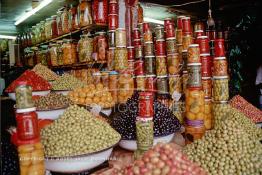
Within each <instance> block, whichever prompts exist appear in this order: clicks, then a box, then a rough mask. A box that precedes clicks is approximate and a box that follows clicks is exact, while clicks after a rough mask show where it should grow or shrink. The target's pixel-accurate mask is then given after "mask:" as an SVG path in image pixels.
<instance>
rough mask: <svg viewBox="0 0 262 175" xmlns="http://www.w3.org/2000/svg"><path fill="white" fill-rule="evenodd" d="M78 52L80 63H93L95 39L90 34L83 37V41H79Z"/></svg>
mask: <svg viewBox="0 0 262 175" xmlns="http://www.w3.org/2000/svg"><path fill="white" fill-rule="evenodd" d="M77 50H78V58H79V62H90V61H92V53H93V38H92V35H91V34H90V33H88V34H86V35H81V39H80V40H79V41H78V45H77Z"/></svg>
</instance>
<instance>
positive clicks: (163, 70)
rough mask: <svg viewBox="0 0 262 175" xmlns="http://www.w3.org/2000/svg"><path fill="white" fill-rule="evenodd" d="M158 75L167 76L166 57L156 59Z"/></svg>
mask: <svg viewBox="0 0 262 175" xmlns="http://www.w3.org/2000/svg"><path fill="white" fill-rule="evenodd" d="M156 74H157V76H162V75H167V65H166V57H165V56H161V57H160V56H157V57H156Z"/></svg>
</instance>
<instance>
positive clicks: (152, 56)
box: [145, 55, 155, 58]
mask: <svg viewBox="0 0 262 175" xmlns="http://www.w3.org/2000/svg"><path fill="white" fill-rule="evenodd" d="M145 58H155V56H154V55H151V56H145Z"/></svg>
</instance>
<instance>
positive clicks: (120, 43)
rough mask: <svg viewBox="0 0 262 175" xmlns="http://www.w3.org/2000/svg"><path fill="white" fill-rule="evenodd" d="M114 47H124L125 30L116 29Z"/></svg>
mask: <svg viewBox="0 0 262 175" xmlns="http://www.w3.org/2000/svg"><path fill="white" fill-rule="evenodd" d="M116 47H126V30H125V29H123V28H118V29H116Z"/></svg>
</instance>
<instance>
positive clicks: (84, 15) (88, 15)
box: [77, 0, 93, 27]
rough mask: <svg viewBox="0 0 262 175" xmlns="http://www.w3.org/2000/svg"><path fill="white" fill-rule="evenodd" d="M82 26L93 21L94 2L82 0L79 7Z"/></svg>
mask: <svg viewBox="0 0 262 175" xmlns="http://www.w3.org/2000/svg"><path fill="white" fill-rule="evenodd" d="M77 11H78V17H79V24H80V27H84V26H87V25H90V24H92V23H93V19H92V4H91V2H90V1H87V0H80V3H79V4H78V7H77Z"/></svg>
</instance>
